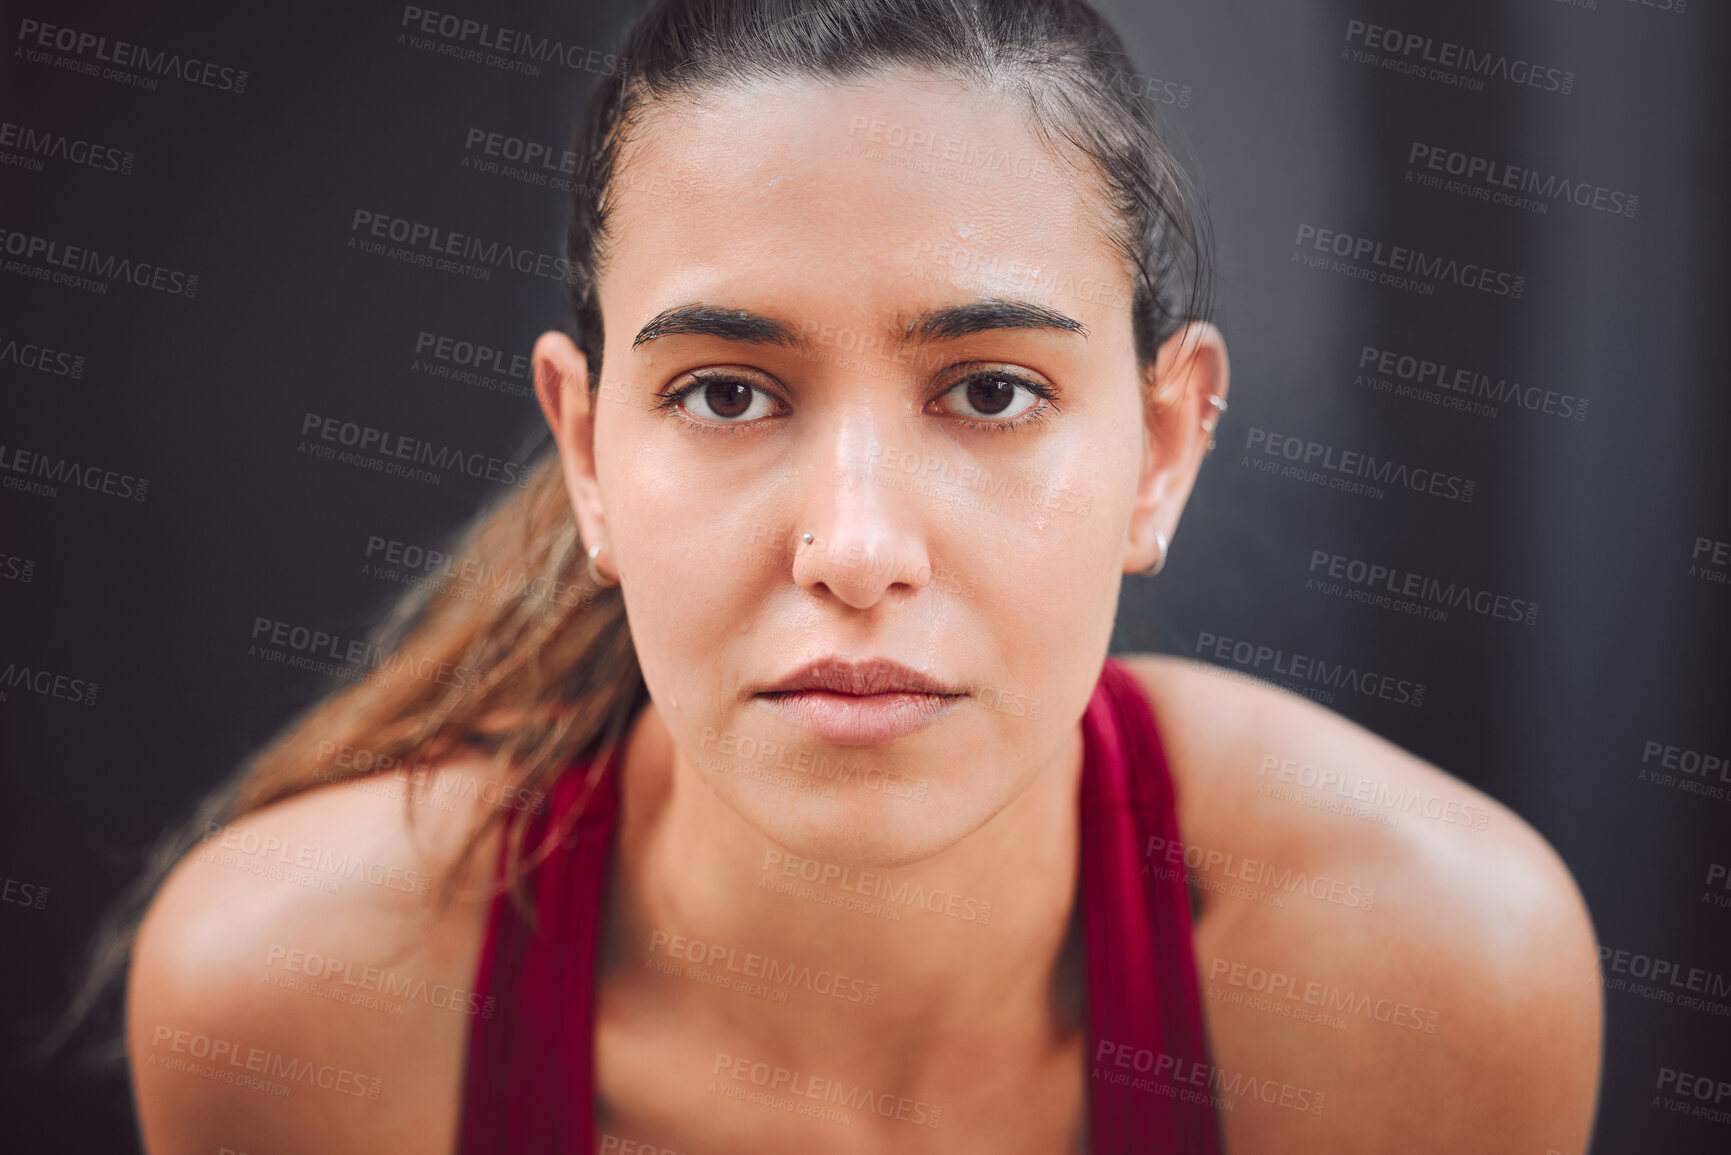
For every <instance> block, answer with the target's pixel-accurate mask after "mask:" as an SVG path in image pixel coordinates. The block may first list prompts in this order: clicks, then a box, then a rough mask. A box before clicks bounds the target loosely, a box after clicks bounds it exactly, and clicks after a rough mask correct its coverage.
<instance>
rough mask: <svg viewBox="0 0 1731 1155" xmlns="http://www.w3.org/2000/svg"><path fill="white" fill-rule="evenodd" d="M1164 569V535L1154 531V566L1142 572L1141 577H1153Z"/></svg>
mask: <svg viewBox="0 0 1731 1155" xmlns="http://www.w3.org/2000/svg"><path fill="white" fill-rule="evenodd" d="M1165 568H1166V535H1165V534H1163V533H1161V532H1160V531H1159V530H1155V531H1154V564H1153V565H1151V566H1149V567H1148V568H1147V569H1145V570H1143V571H1142V576H1144V577H1153V576H1154V575H1155V574H1157V573H1159V572H1160V571H1161V570H1163V569H1165Z"/></svg>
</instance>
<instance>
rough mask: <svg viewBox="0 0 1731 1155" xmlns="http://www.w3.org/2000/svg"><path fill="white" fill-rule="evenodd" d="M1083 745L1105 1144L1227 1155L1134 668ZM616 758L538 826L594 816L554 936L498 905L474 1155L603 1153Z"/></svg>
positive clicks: (482, 1024) (1095, 1050) (555, 793)
mask: <svg viewBox="0 0 1731 1155" xmlns="http://www.w3.org/2000/svg"><path fill="white" fill-rule="evenodd" d="M1082 735H1083V757H1082V779H1081V788H1080V789H1081V871H1080V878H1079V880H1078V891H1079V893H1078V896H1077V900H1078V901H1079V902H1080V903H1081V904H1082V912H1081V913H1082V924H1083V927H1084V931H1083V941H1084V954H1085V957H1086V960H1087V962H1086V973H1087V982H1088V1003H1089V1006H1088V1022H1089V1039H1088V1063H1089V1096H1088V1100H1089V1101H1088V1114H1089V1128H1088V1131H1089V1148H1090V1150H1091V1151H1092V1152H1094V1155H1132V1153H1134V1155H1216V1153H1217V1152H1218V1151H1219V1150H1220V1140H1219V1128H1218V1119H1217V1116H1216V1114H1215V1109H1214V1107H1213V1106H1212V1097H1211V1096H1210V1095H1209V1093H1208V1090H1207V1088H1208V1087H1209V1085H1210V1083H1211V1082H1212V1080H1211V1079H1210V1078H1209V1077H1208V1076H1209V1075H1210V1074H1211V1073H1212V1070H1213V1068H1211V1067H1210V1066H1209V1065H1208V1044H1207V1038H1206V1036H1205V1034H1204V1032H1203V1026H1202V1005H1201V998H1200V992H1199V990H1198V986H1197V981H1196V968H1195V960H1194V956H1193V955H1192V954H1191V945H1190V905H1189V896H1188V892H1187V888H1186V883H1185V879H1184V872H1183V871H1182V870H1169V869H1165V868H1164V867H1163V865H1160V863H1161V862H1162V859H1163V858H1164V856H1161V858H1155V859H1151V858H1150V855H1149V850H1150V847H1151V846H1152V847H1167V846H1171V845H1174V844H1175V843H1176V842H1177V840H1178V823H1177V815H1176V811H1175V807H1174V800H1173V792H1172V780H1171V776H1170V774H1169V773H1168V771H1167V767H1166V758H1165V754H1164V752H1163V751H1162V749H1161V745H1160V739H1159V735H1158V732H1157V731H1156V729H1155V724H1154V715H1153V711H1152V709H1151V707H1150V706H1149V703H1148V700H1147V698H1146V697H1145V696H1144V695H1143V693H1142V689H1141V686H1140V685H1139V684H1138V683H1137V680H1136V676H1135V675H1134V674H1132V673H1131V672H1130V670H1129V669H1128V668H1127V667H1126V666H1124V665H1123V664H1122V663H1121V662H1118V661H1116V660H1114V659H1108V660H1107V661H1106V662H1105V664H1104V666H1103V668H1102V669H1101V672H1100V680H1099V682H1098V684H1097V685H1096V686H1095V687H1094V694H1093V696H1092V697H1091V698H1090V699H1089V701H1088V707H1087V710H1086V711H1085V712H1084V713H1083V715H1082ZM616 755H617V750H615V753H614V756H611V757H609V759H608V761H607V763H606V765H605V766H604V768H603V769H602V772H601V774H600V776H599V778H598V779H597V781H596V783H595V785H594V787H593V793H592V795H591V796H590V797H589V799H588V801H587V802H583V795H584V794H585V792H586V791H587V790H588V789H590V788H589V787H588V786H587V783H586V779H587V778H588V775H587V774H585V773H584V772H583V771H584V770H585V769H586V767H576V768H574V769H573V770H572V771H571V772H568V773H566V774H563V775H561V776H560V778H559V780H558V782H557V783H556V785H555V786H554V788H553V790H552V792H551V794H550V797H549V805H548V806H547V807H546V808H545V810H544V812H543V813H542V814H539V815H527V817H528V821H529V823H530V826H529V829H528V831H527V839H526V841H525V845H526V846H536V845H539V841H540V838H541V836H542V835H543V834H544V832H545V831H546V830H547V829H548V826H549V824H551V823H558V822H559V821H560V819H561V816H562V815H568V814H569V813H570V808H571V807H573V806H577V805H582V814H581V816H580V817H579V818H578V820H577V822H576V824H575V826H574V827H573V828H572V831H571V834H570V835H569V836H568V837H566V838H565V839H564V840H563V841H562V842H561V843H560V845H559V846H558V847H557V848H556V849H555V850H554V852H553V853H552V855H551V856H550V857H548V859H547V860H546V861H545V862H544V863H542V864H541V865H539V866H537V867H536V868H535V869H534V870H533V871H531V872H530V873H529V874H528V876H527V881H528V884H529V887H530V890H531V893H532V895H533V901H534V907H535V912H536V916H537V918H538V919H539V921H540V926H541V931H540V933H531V931H530V929H529V926H528V923H527V922H526V921H525V920H524V919H523V918H522V917H521V915H520V913H519V912H518V910H517V908H516V907H515V906H514V905H513V904H512V902H511V901H510V899H509V897H508V896H505V895H501V896H499V897H498V898H496V899H495V900H494V902H493V907H492V912H491V916H490V920H489V929H488V933H487V939H486V942H485V944H484V946H483V948H482V952H481V962H480V966H479V969H478V971H477V974H476V979H475V993H476V994H478V995H480V996H481V998H482V999H483V1000H485V999H486V998H487V997H488V996H492V997H493V998H495V999H496V1000H497V1002H496V1009H495V1012H494V1014H493V1015H492V1017H490V1018H481V1017H478V1016H477V1017H476V1018H475V1019H474V1020H473V1025H472V1027H471V1030H470V1037H469V1051H468V1057H467V1066H466V1073H465V1088H464V1098H463V1110H462V1123H461V1128H460V1145H459V1148H458V1152H459V1155H506V1153H510V1155H528V1153H533V1155H550V1153H554V1152H558V1153H560V1155H566V1153H569V1155H591V1153H592V1152H593V1151H594V1143H595V1101H594V1086H595V1070H594V1049H593V1047H592V1046H591V1040H592V1038H593V1035H594V1027H595V967H594V963H595V959H596V958H597V955H598V947H599V939H600V935H601V930H602V920H601V917H600V916H601V913H602V911H603V910H604V908H605V903H606V899H607V893H608V892H607V884H608V875H609V867H610V860H611V853H612V848H613V837H612V836H613V830H614V823H615V819H616V818H617V816H618V810H619V792H618V783H617V775H618V768H617V765H616V762H615V758H616ZM1151 839H1160V840H1163V841H1159V842H1151V841H1150V840H1151ZM1198 1074H1200V1075H1202V1076H1203V1077H1202V1078H1201V1079H1198V1078H1197V1076H1198ZM940 1125H941V1123H940Z"/></svg>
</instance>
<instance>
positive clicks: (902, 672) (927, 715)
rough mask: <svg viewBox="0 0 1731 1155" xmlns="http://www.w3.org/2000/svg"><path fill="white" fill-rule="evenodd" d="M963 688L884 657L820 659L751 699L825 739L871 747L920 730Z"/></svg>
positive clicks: (958, 698)
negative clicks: (856, 659)
mask: <svg viewBox="0 0 1731 1155" xmlns="http://www.w3.org/2000/svg"><path fill="white" fill-rule="evenodd" d="M966 697H967V693H966V691H964V690H962V689H960V688H959V687H956V686H952V685H949V684H947V683H945V682H942V681H940V680H939V679H937V678H934V677H932V676H931V675H929V674H924V673H921V672H920V671H919V670H915V669H912V668H910V667H908V666H904V665H902V664H901V663H900V662H893V661H890V660H889V659H887V658H872V659H868V660H865V661H858V662H853V661H847V660H845V659H842V658H833V657H832V658H821V659H819V660H818V661H815V662H811V663H808V664H807V665H805V666H802V667H800V668H799V669H798V670H795V671H794V672H793V673H791V674H789V675H788V676H786V677H785V678H782V679H781V680H780V681H778V682H775V683H774V684H773V685H769V686H765V687H764V688H763V689H761V690H759V691H757V693H756V695H755V700H756V701H758V702H760V703H762V704H763V705H764V706H766V707H767V708H769V709H771V710H773V711H775V712H776V713H777V714H779V715H781V716H782V717H783V718H784V719H786V720H787V721H788V722H791V723H793V724H794V725H796V726H799V727H800V728H802V729H805V730H809V731H810V732H811V733H812V734H814V735H815V736H817V737H819V738H822V739H823V740H825V741H828V742H835V743H839V744H843V745H850V746H867V745H876V744H877V743H880V742H888V741H891V740H892V739H895V738H900V737H903V736H905V735H907V734H911V733H913V732H914V731H916V730H919V729H922V728H924V727H925V726H927V725H929V724H930V723H932V722H934V721H936V720H937V719H938V718H939V717H941V716H942V715H944V714H947V713H948V712H949V711H950V710H952V709H954V708H955V707H956V706H957V705H958V704H959V703H960V702H961V701H962V700H963V699H965V698H966Z"/></svg>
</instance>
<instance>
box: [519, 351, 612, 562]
mask: <svg viewBox="0 0 1731 1155" xmlns="http://www.w3.org/2000/svg"><path fill="white" fill-rule="evenodd" d="M534 365H535V397H536V400H538V401H540V403H541V413H542V414H543V416H545V417H546V418H547V425H548V427H549V428H550V429H552V431H553V440H554V441H555V442H556V443H557V444H558V446H559V465H560V469H561V471H562V472H563V474H564V476H565V491H566V493H568V494H570V496H571V508H572V511H573V512H574V513H575V514H576V515H577V528H578V531H579V532H580V533H581V534H582V535H583V543H584V546H585V548H587V547H588V546H591V545H596V544H599V543H602V542H605V541H606V540H607V516H606V514H605V513H604V512H603V510H602V508H601V488H600V486H599V485H598V484H597V482H596V478H595V415H594V412H593V406H592V403H591V400H590V394H589V359H588V358H587V357H585V356H584V355H583V352H582V350H580V349H578V348H577V346H576V345H574V344H573V343H572V342H571V338H570V337H567V336H566V335H565V334H564V333H561V332H559V331H558V330H557V329H549V330H547V332H545V333H542V334H541V336H540V337H539V338H538V339H537V340H536V342H535V355H534ZM600 564H601V563H600V562H599V561H598V562H597V565H600ZM610 568H611V567H609V566H603V567H602V571H603V572H604V573H605V572H607V570H608V569H610Z"/></svg>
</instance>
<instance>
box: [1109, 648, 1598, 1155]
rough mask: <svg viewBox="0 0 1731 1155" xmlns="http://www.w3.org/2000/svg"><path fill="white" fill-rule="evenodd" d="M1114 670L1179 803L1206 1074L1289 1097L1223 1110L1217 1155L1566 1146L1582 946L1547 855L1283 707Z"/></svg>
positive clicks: (1232, 690) (1589, 1073) (1589, 1036)
mask: <svg viewBox="0 0 1731 1155" xmlns="http://www.w3.org/2000/svg"><path fill="white" fill-rule="evenodd" d="M1124 660H1125V663H1126V665H1128V666H1129V667H1130V668H1131V669H1132V670H1133V671H1134V672H1135V673H1136V674H1137V675H1138V677H1139V679H1140V680H1141V683H1142V685H1143V687H1144V689H1145V690H1146V691H1147V693H1148V697H1149V701H1150V703H1151V705H1152V706H1153V709H1154V711H1155V714H1156V718H1157V721H1158V723H1159V727H1160V735H1161V740H1162V743H1163V744H1164V746H1165V748H1166V751H1167V756H1168V761H1169V763H1170V765H1171V767H1172V774H1173V779H1174V783H1175V788H1176V790H1177V792H1178V797H1179V829H1180V831H1181V837H1182V839H1183V842H1184V845H1183V846H1182V847H1180V848H1179V849H1178V850H1177V852H1176V854H1173V853H1172V852H1171V851H1168V852H1167V854H1168V858H1169V863H1168V864H1171V863H1174V862H1181V863H1183V864H1184V866H1186V867H1187V868H1188V870H1189V873H1190V876H1191V878H1192V880H1193V881H1194V883H1195V884H1196V886H1197V888H1198V893H1199V894H1200V895H1201V897H1202V914H1201V917H1200V918H1199V920H1198V922H1197V925H1196V928H1195V947H1196V956H1197V965H1198V973H1199V976H1200V978H1201V981H1202V984H1203V988H1204V990H1203V993H1204V995H1205V1007H1206V1013H1207V1017H1208V1024H1209V1036H1210V1040H1211V1044H1212V1046H1213V1049H1214V1058H1215V1061H1216V1063H1217V1064H1218V1066H1219V1067H1220V1069H1221V1072H1222V1073H1224V1074H1225V1075H1226V1076H1227V1084H1226V1085H1232V1084H1231V1083H1230V1077H1231V1076H1232V1075H1233V1074H1235V1073H1236V1074H1239V1075H1243V1076H1245V1077H1246V1078H1247V1079H1248V1080H1250V1081H1251V1082H1249V1083H1241V1084H1239V1085H1241V1086H1243V1085H1253V1086H1263V1085H1265V1082H1257V1081H1258V1080H1261V1081H1266V1080H1277V1081H1278V1083H1279V1085H1280V1086H1281V1087H1283V1088H1286V1089H1287V1090H1288V1091H1289V1092H1290V1093H1287V1094H1285V1095H1284V1097H1283V1096H1280V1095H1276V1096H1275V1097H1274V1098H1272V1099H1265V1101H1263V1102H1257V1101H1240V1102H1239V1103H1237V1104H1236V1105H1235V1107H1232V1108H1227V1109H1225V1110H1223V1112H1222V1118H1223V1119H1224V1121H1225V1125H1226V1129H1227V1133H1228V1137H1229V1139H1231V1140H1232V1143H1233V1149H1234V1150H1236V1151H1250V1152H1256V1151H1264V1150H1268V1151H1275V1150H1278V1151H1383V1150H1393V1149H1399V1150H1404V1151H1433V1150H1434V1151H1458V1150H1473V1151H1485V1152H1501V1151H1509V1152H1515V1151H1530V1152H1544V1151H1546V1150H1553V1151H1558V1152H1564V1153H1567V1155H1579V1153H1580V1152H1582V1151H1584V1150H1585V1148H1586V1144H1587V1137H1588V1133H1589V1131H1590V1129H1591V1124H1592V1117H1593V1110H1594V1104H1595V1100H1596V1095H1597V1088H1598V1075H1599V1052H1600V1044H1601V1036H1602V1005H1601V997H1602V996H1601V993H1600V988H1599V985H1598V983H1597V973H1598V962H1597V946H1596V940H1595V937H1594V933H1593V927H1592V922H1591V919H1590V917H1589V915H1588V912H1587V908H1586V905H1585V903H1584V901H1583V900H1582V898H1581V894H1580V891H1579V889H1578V888H1577V886H1576V885H1575V882H1574V879H1573V877H1572V876H1571V875H1570V873H1569V870H1568V868H1567V866H1565V865H1564V863H1563V862H1562V860H1561V858H1559V857H1558V855H1557V854H1556V852H1555V851H1554V850H1553V849H1552V847H1551V846H1550V845H1549V844H1548V843H1547V842H1546V841H1545V840H1544V838H1543V837H1542V836H1540V835H1539V834H1538V833H1537V832H1536V831H1535V830H1533V828H1532V827H1531V826H1530V825H1528V824H1527V823H1526V822H1525V821H1523V820H1522V819H1521V818H1520V817H1519V816H1518V815H1517V814H1515V813H1514V812H1513V811H1511V810H1509V809H1508V808H1507V807H1505V806H1503V805H1502V804H1500V803H1499V802H1497V801H1496V800H1495V799H1493V798H1491V797H1489V796H1488V795H1486V794H1484V793H1483V792H1481V791H1479V790H1476V789H1474V788H1472V787H1471V786H1468V785H1467V784H1466V783H1464V782H1462V781H1460V780H1459V779H1457V778H1455V777H1454V776H1452V775H1450V774H1448V773H1447V772H1445V771H1444V770H1443V769H1441V768H1439V767H1437V766H1433V765H1431V764H1430V763H1428V762H1426V761H1424V760H1423V759H1421V758H1418V757H1416V756H1415V755H1413V754H1411V753H1408V752H1407V751H1404V750H1402V749H1400V748H1399V747H1397V746H1395V745H1394V744H1392V743H1390V742H1388V741H1387V740H1385V739H1383V738H1381V737H1379V736H1377V735H1376V734H1374V733H1372V732H1370V731H1369V730H1367V729H1365V728H1364V727H1362V726H1359V725H1358V724H1356V723H1354V722H1352V721H1350V720H1349V719H1346V718H1344V717H1342V716H1340V715H1338V714H1335V713H1333V712H1332V711H1330V710H1327V709H1325V708H1324V707H1322V706H1320V705H1317V704H1316V703H1313V702H1310V701H1309V700H1307V699H1305V698H1302V697H1300V696H1298V695H1296V694H1292V693H1289V692H1287V691H1285V690H1281V689H1279V688H1276V687H1272V686H1269V685H1266V684H1263V683H1257V682H1250V681H1247V680H1243V679H1240V678H1236V677H1233V676H1232V675H1230V674H1228V673H1226V672H1225V671H1221V670H1219V669H1218V668H1216V667H1212V666H1205V665H1202V664H1200V663H1195V662H1190V661H1187V660H1184V659H1178V658H1169V657H1163V656H1153V655H1138V656H1133V657H1127V658H1125V659H1124ZM1298 1091H1304V1092H1306V1094H1304V1095H1303V1096H1302V1097H1301V1096H1299V1095H1298V1094H1297V1092H1298ZM1300 1101H1302V1102H1303V1103H1305V1104H1306V1106H1305V1107H1303V1108H1302V1109H1300V1108H1297V1107H1296V1106H1295V1104H1297V1103H1299V1102H1300Z"/></svg>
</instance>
